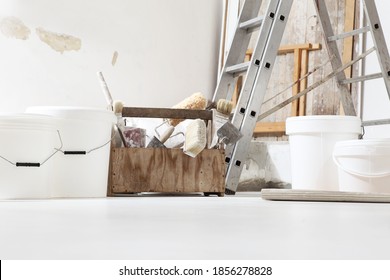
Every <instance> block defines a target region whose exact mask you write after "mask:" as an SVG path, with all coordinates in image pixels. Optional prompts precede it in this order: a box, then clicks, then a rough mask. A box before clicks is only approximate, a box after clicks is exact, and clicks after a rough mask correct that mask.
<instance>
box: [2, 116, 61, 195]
mask: <svg viewBox="0 0 390 280" xmlns="http://www.w3.org/2000/svg"><path fill="white" fill-rule="evenodd" d="M55 148H60V141H59V138H58V135H57V133H56V127H55V120H54V118H52V117H48V116H39V115H28V114H18V115H0V199H29V198H49V197H50V192H49V174H50V173H51V171H52V166H53V160H54V158H55V156H54V154H55V152H56V149H55Z"/></svg>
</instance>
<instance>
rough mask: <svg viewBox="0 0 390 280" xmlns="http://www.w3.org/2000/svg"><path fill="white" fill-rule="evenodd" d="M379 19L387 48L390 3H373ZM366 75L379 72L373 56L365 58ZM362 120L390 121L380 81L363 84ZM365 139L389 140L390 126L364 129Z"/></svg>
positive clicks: (370, 41) (369, 45)
mask: <svg viewBox="0 0 390 280" xmlns="http://www.w3.org/2000/svg"><path fill="white" fill-rule="evenodd" d="M375 3H376V5H377V8H378V12H379V18H380V21H381V23H382V27H383V31H384V34H385V37H386V42H387V47H388V48H389V46H390V17H389V12H390V2H389V1H383V0H382V1H379V0H376V1H375ZM367 39H368V46H367V49H368V48H370V47H371V46H372V45H373V44H372V40H371V35H370V34H368V35H367ZM366 69H367V70H366V74H371V73H377V72H379V71H380V68H379V64H378V60H377V57H376V55H375V54H371V55H370V56H369V57H368V58H367V66H366ZM363 104H364V108H363V120H364V121H366V120H377V119H390V99H389V96H388V94H387V91H386V88H385V85H384V82H383V80H382V79H378V80H371V81H366V82H365V91H364V102H363ZM365 132H366V134H365V138H375V137H387V138H390V125H381V126H372V127H367V128H366V131H365Z"/></svg>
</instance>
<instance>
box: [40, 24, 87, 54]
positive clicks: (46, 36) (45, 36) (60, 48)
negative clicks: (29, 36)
mask: <svg viewBox="0 0 390 280" xmlns="http://www.w3.org/2000/svg"><path fill="white" fill-rule="evenodd" d="M36 32H37V35H38V37H39V39H41V41H42V42H44V43H46V44H47V45H49V46H50V47H51V48H52V49H53V50H55V51H57V52H60V53H64V51H78V50H80V48H81V40H80V39H79V38H76V37H74V36H71V35H66V34H59V33H54V32H51V31H47V30H44V29H43V28H40V27H39V28H37V29H36Z"/></svg>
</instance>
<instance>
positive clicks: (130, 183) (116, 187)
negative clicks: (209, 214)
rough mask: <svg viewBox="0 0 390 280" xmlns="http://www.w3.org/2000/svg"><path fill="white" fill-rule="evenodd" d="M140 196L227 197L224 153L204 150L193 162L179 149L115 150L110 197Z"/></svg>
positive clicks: (216, 150) (111, 162)
mask: <svg viewBox="0 0 390 280" xmlns="http://www.w3.org/2000/svg"><path fill="white" fill-rule="evenodd" d="M140 192H161V193H188V192H203V193H204V194H205V195H210V194H216V195H218V196H223V195H224V193H225V154H224V151H223V150H218V149H209V150H203V151H202V152H201V153H200V154H199V155H198V156H197V157H195V158H192V157H190V156H188V155H186V154H184V153H183V151H182V150H180V149H166V148H112V150H111V161H110V182H109V190H108V194H109V195H111V196H115V195H123V194H132V193H140Z"/></svg>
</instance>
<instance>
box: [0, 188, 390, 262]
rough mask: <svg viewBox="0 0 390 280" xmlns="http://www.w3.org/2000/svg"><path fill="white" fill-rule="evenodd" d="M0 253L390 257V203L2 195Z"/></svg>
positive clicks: (54, 256)
mask: <svg viewBox="0 0 390 280" xmlns="http://www.w3.org/2000/svg"><path fill="white" fill-rule="evenodd" d="M0 259H275V260H277V259H390V204H373V203H322V202H282V201H279V202H277V201H265V200H262V199H261V198H260V196H259V194H252V195H250V196H246V195H236V196H225V197H202V196H197V195H194V196H147V197H144V196H143V197H125V198H102V199H58V200H25V201H0Z"/></svg>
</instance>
